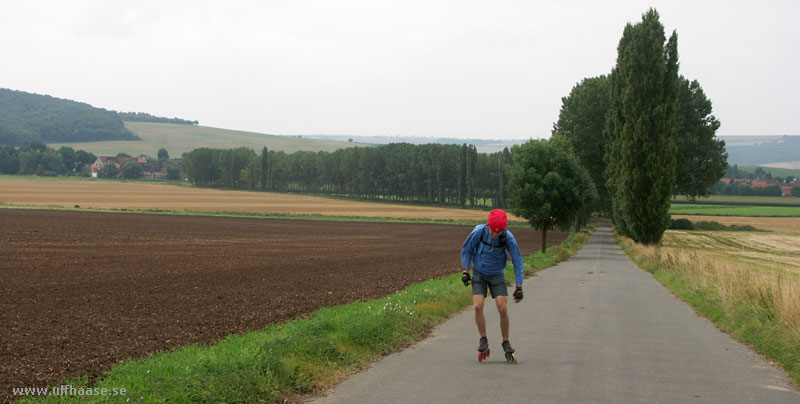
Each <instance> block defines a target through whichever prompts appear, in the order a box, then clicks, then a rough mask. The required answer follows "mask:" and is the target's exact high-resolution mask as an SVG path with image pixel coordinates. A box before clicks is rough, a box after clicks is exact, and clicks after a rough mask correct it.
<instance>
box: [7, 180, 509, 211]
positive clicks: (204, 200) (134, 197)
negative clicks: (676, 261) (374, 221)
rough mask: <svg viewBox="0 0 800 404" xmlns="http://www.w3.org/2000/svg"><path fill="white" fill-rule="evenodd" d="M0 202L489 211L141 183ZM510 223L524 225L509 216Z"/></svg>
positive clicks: (50, 185)
mask: <svg viewBox="0 0 800 404" xmlns="http://www.w3.org/2000/svg"><path fill="white" fill-rule="evenodd" d="M0 203H8V204H14V205H38V206H63V207H70V208H71V207H74V206H75V205H79V206H80V207H81V208H99V209H123V208H124V209H160V210H169V211H184V210H185V211H197V212H256V213H277V214H298V215H314V214H316V215H328V216H357V217H388V218H398V219H433V220H478V221H482V220H486V215H487V212H484V211H480V210H469V209H452V208H437V207H429V206H410V205H393V204H388V203H371V202H358V201H350V200H340V199H329V198H323V197H315V196H307V195H295V194H279V193H270V192H250V191H230V190H218V189H207V188H193V187H182V186H174V185H165V184H148V183H142V182H112V181H103V180H83V181H78V180H75V181H71V180H46V179H29V178H14V177H2V178H0ZM509 219H510V220H521V219H519V218H517V217H514V216H512V215H509Z"/></svg>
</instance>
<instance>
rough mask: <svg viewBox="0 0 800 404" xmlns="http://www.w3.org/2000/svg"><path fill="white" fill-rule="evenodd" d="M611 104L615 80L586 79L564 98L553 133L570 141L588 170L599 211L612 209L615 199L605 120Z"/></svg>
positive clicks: (605, 77)
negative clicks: (611, 192) (608, 177)
mask: <svg viewBox="0 0 800 404" xmlns="http://www.w3.org/2000/svg"><path fill="white" fill-rule="evenodd" d="M610 103H611V81H610V79H609V77H608V76H599V77H592V78H587V79H583V80H582V81H581V82H580V83H578V84H577V85H575V87H573V88H572V91H570V93H569V96H567V97H563V98H561V111H560V112H559V114H558V122H556V123H555V124H554V125H553V136H563V137H565V138H566V139H567V140H569V142H570V144H571V145H572V149H573V150H574V151H575V154H576V156H577V157H578V161H579V162H580V163H581V165H582V166H583V167H585V168H586V170H588V172H589V175H590V176H591V178H592V182H594V184H595V187H596V189H597V192H598V194H599V198H598V205H599V206H597V210H599V211H609V210H610V208H611V198H610V196H609V194H608V191H607V190H606V175H605V174H606V162H605V160H604V158H605V154H606V150H607V148H608V147H607V145H608V139H606V135H605V133H604V132H605V120H606V115H607V113H608V110H609V108H610Z"/></svg>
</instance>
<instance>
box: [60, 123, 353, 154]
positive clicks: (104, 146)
mask: <svg viewBox="0 0 800 404" xmlns="http://www.w3.org/2000/svg"><path fill="white" fill-rule="evenodd" d="M125 127H126V128H128V130H130V131H131V132H133V133H134V134H135V135H137V136H139V137H141V138H142V140H137V141H132V140H117V141H105V142H80V143H53V144H49V146H50V147H54V148H56V149H57V148H59V147H61V146H69V147H72V148H74V149H75V150H79V149H82V150H85V151H88V152H91V153H94V154H96V155H111V156H114V155H116V154H117V153H128V154H130V155H131V156H138V155H140V154H145V155H148V156H155V155H156V154H157V153H158V150H159V149H161V148H162V147H163V148H165V149H167V152H169V155H170V157H172V158H179V157H180V156H181V154H183V153H184V152H189V151H192V150H193V149H196V148H200V147H210V148H218V149H228V148H235V147H248V148H251V149H253V150H255V151H256V152H257V153H260V152H261V148H263V147H264V146H267V148H269V149H270V150H275V151H285V152H287V153H291V152H295V151H300V150H303V151H313V152H317V151H334V150H337V149H341V148H345V147H354V146H367V145H365V144H360V143H348V142H335V141H330V140H319V139H306V138H297V137H291V136H276V135H266V134H262V133H254V132H245V131H238V130H229V129H219V128H210V127H207V126H195V125H180V124H172V123H151V122H125Z"/></svg>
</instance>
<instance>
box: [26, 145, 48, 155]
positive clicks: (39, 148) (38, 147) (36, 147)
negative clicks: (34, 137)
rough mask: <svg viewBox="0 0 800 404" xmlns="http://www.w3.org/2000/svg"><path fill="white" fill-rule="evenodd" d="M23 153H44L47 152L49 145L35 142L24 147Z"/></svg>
mask: <svg viewBox="0 0 800 404" xmlns="http://www.w3.org/2000/svg"><path fill="white" fill-rule="evenodd" d="M22 151H24V152H26V151H38V152H39V153H44V152H46V151H47V145H46V144H44V143H42V142H34V143H30V144H28V145H27V146H25V147H23V148H22Z"/></svg>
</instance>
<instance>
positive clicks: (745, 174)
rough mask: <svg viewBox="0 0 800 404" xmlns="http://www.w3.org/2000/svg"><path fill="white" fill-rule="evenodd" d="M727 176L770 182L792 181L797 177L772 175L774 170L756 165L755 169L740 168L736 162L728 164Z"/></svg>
mask: <svg viewBox="0 0 800 404" xmlns="http://www.w3.org/2000/svg"><path fill="white" fill-rule="evenodd" d="M725 178H741V179H747V180H758V181H766V182H768V183H773V182H785V183H788V182H792V181H794V180H795V179H796V178H795V176H793V175H788V176H786V177H781V176H775V175H772V171H769V169H767V170H764V169H763V168H762V167H756V168H755V170H752V171H750V170H745V169H742V168H739V165H738V164H734V165H732V166H728V168H727V169H725Z"/></svg>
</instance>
